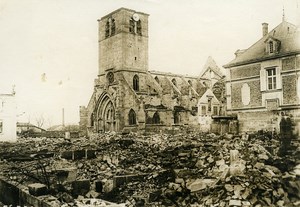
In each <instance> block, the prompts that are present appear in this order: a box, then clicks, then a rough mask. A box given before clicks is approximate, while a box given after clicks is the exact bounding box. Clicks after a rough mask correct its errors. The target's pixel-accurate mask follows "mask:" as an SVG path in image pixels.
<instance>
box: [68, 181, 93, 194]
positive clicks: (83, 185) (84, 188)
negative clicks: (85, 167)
mask: <svg viewBox="0 0 300 207" xmlns="http://www.w3.org/2000/svg"><path fill="white" fill-rule="evenodd" d="M90 187H91V184H90V181H89V180H76V181H73V182H72V194H73V195H74V196H78V195H85V194H87V193H88V192H89V191H90Z"/></svg>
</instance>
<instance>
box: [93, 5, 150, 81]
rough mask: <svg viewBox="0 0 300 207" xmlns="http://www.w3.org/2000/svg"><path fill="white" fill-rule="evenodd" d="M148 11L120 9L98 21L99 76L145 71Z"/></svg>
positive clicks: (146, 67) (146, 68)
mask: <svg viewBox="0 0 300 207" xmlns="http://www.w3.org/2000/svg"><path fill="white" fill-rule="evenodd" d="M148 16H149V15H148V14H145V13H142V12H136V11H134V10H131V9H126V8H120V9H118V10H116V11H114V12H112V13H110V14H108V15H106V16H104V17H102V18H101V19H100V20H98V22H99V76H103V75H105V74H106V73H107V71H113V72H117V71H123V70H126V71H136V72H146V71H147V70H148Z"/></svg>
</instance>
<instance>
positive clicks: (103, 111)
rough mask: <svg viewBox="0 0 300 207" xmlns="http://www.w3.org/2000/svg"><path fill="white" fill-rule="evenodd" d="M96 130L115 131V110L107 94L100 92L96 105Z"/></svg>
mask: <svg viewBox="0 0 300 207" xmlns="http://www.w3.org/2000/svg"><path fill="white" fill-rule="evenodd" d="M96 109H97V120H96V123H97V126H96V128H97V132H108V131H116V116H115V114H116V111H115V106H114V104H113V102H112V101H111V99H110V97H109V96H108V94H106V93H105V94H102V95H101V96H100V98H99V99H98V105H97V108H96Z"/></svg>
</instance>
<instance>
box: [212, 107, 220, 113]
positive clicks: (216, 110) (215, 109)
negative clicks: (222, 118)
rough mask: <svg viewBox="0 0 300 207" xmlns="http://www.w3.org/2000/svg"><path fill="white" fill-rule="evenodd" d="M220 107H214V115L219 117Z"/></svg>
mask: <svg viewBox="0 0 300 207" xmlns="http://www.w3.org/2000/svg"><path fill="white" fill-rule="evenodd" d="M218 114H219V113H218V107H217V106H213V115H218Z"/></svg>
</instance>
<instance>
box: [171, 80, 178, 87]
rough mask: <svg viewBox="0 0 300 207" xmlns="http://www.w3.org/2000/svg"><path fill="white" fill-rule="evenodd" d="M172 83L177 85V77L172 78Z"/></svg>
mask: <svg viewBox="0 0 300 207" xmlns="http://www.w3.org/2000/svg"><path fill="white" fill-rule="evenodd" d="M172 83H173V84H174V86H176V87H177V82H176V79H175V78H173V79H172Z"/></svg>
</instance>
